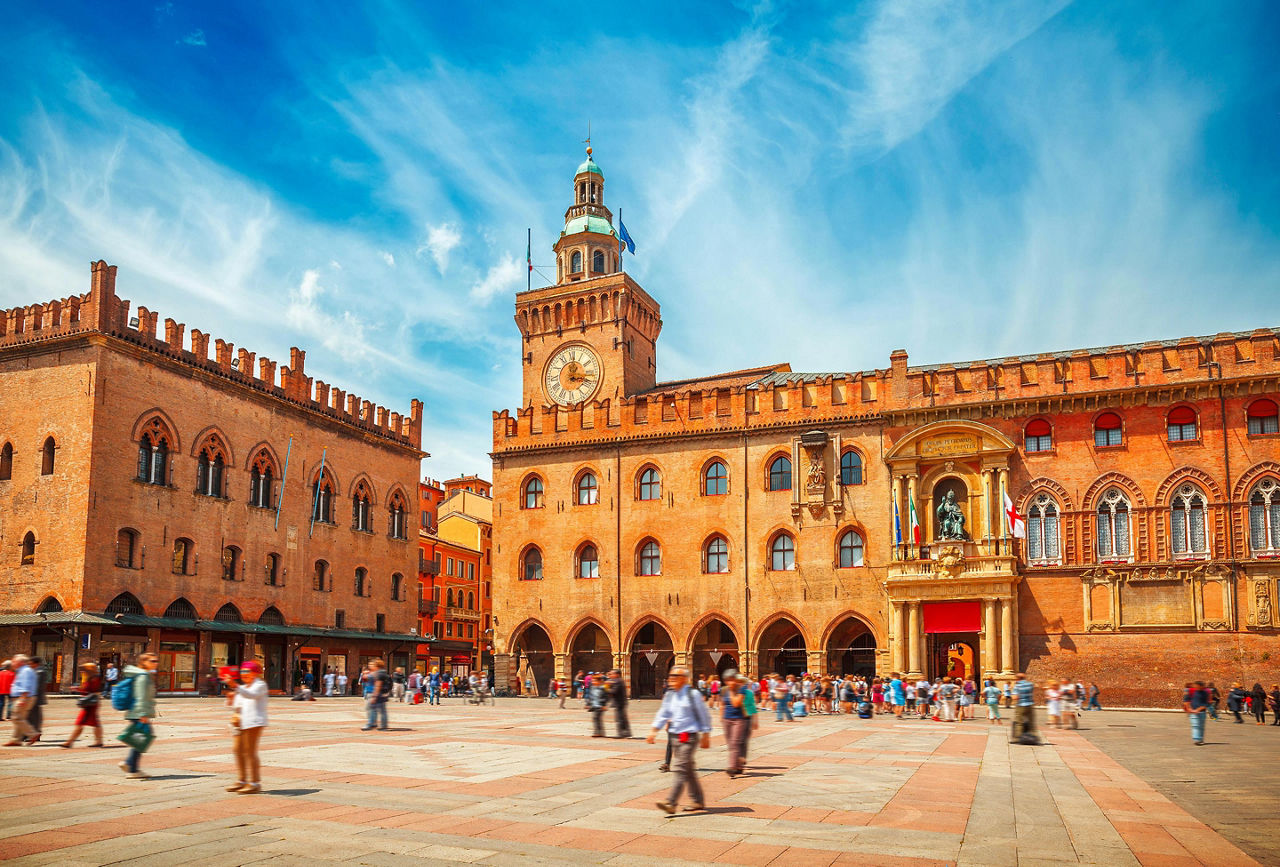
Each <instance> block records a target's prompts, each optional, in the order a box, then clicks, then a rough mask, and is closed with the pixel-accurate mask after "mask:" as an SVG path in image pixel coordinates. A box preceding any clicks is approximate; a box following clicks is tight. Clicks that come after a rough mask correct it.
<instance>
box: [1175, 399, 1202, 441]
mask: <svg viewBox="0 0 1280 867" xmlns="http://www.w3.org/2000/svg"><path fill="white" fill-rule="evenodd" d="M1168 431H1169V442H1171V443H1180V442H1187V441H1188V440H1196V439H1199V438H1200V436H1199V434H1198V433H1197V431H1196V412H1195V410H1193V409H1192V408H1191V407H1189V406H1177V407H1174V408H1173V409H1172V410H1170V411H1169V418H1168Z"/></svg>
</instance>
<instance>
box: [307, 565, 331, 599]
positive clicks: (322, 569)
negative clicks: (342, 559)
mask: <svg viewBox="0 0 1280 867" xmlns="http://www.w3.org/2000/svg"><path fill="white" fill-rule="evenodd" d="M311 589H312V590H319V591H320V592H322V593H323V592H324V591H326V590H328V589H329V563H328V562H327V561H325V560H317V561H316V565H315V569H314V570H312V572H311Z"/></svg>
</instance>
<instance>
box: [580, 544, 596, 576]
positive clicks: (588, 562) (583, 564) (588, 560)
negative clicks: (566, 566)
mask: <svg viewBox="0 0 1280 867" xmlns="http://www.w3.org/2000/svg"><path fill="white" fill-rule="evenodd" d="M578 577H579V578H599V577H600V552H599V551H597V550H596V546H595V545H592V544H590V543H588V544H586V545H583V546H582V547H581V548H579V549H578Z"/></svg>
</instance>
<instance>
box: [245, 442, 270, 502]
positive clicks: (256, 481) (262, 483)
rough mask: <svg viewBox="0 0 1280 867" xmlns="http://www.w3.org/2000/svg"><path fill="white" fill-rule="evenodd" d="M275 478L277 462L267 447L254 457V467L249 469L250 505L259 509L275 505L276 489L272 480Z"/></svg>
mask: <svg viewBox="0 0 1280 867" xmlns="http://www.w3.org/2000/svg"><path fill="white" fill-rule="evenodd" d="M274 478H275V462H274V461H272V460H271V454H270V452H268V451H267V450H266V449H263V450H262V451H260V452H258V454H257V455H256V456H255V457H254V459H253V467H252V469H250V470H249V505H250V506H257V507H258V508H259V509H271V508H274V507H275V502H274V500H275V489H274V488H273V487H272V481H273V479H274Z"/></svg>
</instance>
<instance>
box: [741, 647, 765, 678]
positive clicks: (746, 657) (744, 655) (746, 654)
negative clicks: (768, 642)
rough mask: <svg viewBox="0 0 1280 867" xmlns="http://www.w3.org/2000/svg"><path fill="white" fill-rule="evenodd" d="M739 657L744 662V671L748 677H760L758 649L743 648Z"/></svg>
mask: <svg viewBox="0 0 1280 867" xmlns="http://www.w3.org/2000/svg"><path fill="white" fill-rule="evenodd" d="M738 659H739V660H740V661H741V663H742V673H743V674H745V675H746V676H747V677H753V678H754V677H759V676H760V674H759V672H758V670H757V669H756V651H754V650H743V651H740V652H739V653H738Z"/></svg>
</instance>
